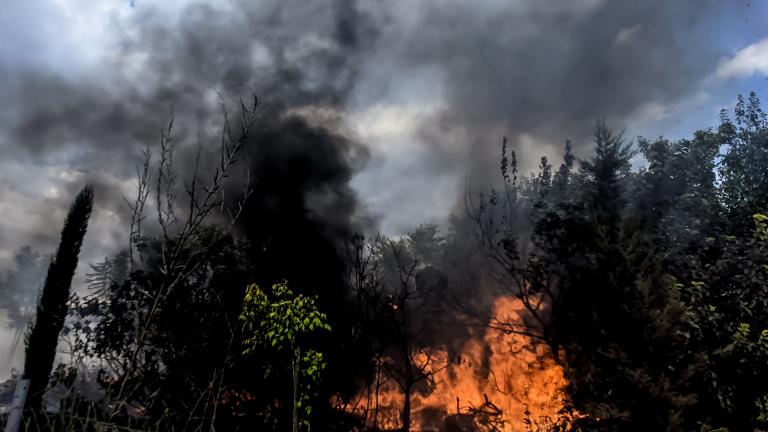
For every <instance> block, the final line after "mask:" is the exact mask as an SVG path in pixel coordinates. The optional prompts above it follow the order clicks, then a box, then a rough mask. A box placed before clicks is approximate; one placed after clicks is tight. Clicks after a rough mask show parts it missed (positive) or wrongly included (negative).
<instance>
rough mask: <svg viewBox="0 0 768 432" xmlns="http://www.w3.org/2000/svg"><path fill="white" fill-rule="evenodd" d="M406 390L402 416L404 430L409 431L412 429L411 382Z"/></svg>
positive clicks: (404, 431)
mask: <svg viewBox="0 0 768 432" xmlns="http://www.w3.org/2000/svg"><path fill="white" fill-rule="evenodd" d="M404 390H405V391H404V392H403V393H405V395H404V396H405V402H404V403H403V412H402V414H401V415H400V417H401V419H402V421H403V432H409V431H410V430H411V384H410V383H409V384H408V385H407V386H406V387H405V389H404Z"/></svg>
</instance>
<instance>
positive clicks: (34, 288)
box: [0, 246, 46, 364]
mask: <svg viewBox="0 0 768 432" xmlns="http://www.w3.org/2000/svg"><path fill="white" fill-rule="evenodd" d="M13 261H14V265H15V266H14V268H13V269H12V270H8V271H7V272H6V274H5V277H4V278H2V279H1V280H0V310H4V311H5V313H6V318H7V320H8V327H9V328H11V329H13V339H12V341H11V349H10V352H9V353H8V357H9V362H8V364H13V359H14V357H15V354H16V349H17V348H18V344H19V342H20V341H21V336H22V335H23V334H24V329H25V328H26V327H27V324H29V322H30V321H31V320H32V318H33V317H34V308H35V304H36V303H37V298H38V295H39V293H40V289H41V288H42V282H43V280H44V278H45V276H44V271H45V265H46V260H45V259H44V258H43V257H42V256H41V255H40V254H38V253H37V252H35V251H33V250H32V248H30V247H29V246H23V247H21V248H20V249H19V250H18V251H16V253H15V254H14V256H13Z"/></svg>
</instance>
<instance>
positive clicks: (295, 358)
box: [291, 347, 301, 432]
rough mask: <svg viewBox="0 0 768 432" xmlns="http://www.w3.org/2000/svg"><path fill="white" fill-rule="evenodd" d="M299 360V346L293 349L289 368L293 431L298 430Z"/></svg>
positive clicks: (296, 431)
mask: <svg viewBox="0 0 768 432" xmlns="http://www.w3.org/2000/svg"><path fill="white" fill-rule="evenodd" d="M300 361H301V348H299V347H296V348H294V349H293V359H292V361H291V370H292V372H293V428H292V431H293V432H299V407H298V399H299V362H300Z"/></svg>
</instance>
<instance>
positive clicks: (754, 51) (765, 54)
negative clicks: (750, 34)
mask: <svg viewBox="0 0 768 432" xmlns="http://www.w3.org/2000/svg"><path fill="white" fill-rule="evenodd" d="M754 74H763V75H768V38H765V39H763V40H761V41H759V42H755V43H753V44H751V45H749V46H747V47H746V48H744V49H742V50H741V51H739V52H737V53H736V55H734V56H733V57H731V58H723V59H721V60H720V63H719V64H718V65H717V70H716V72H715V75H716V76H717V77H718V78H720V79H723V80H725V79H729V78H738V77H747V76H751V75H754Z"/></svg>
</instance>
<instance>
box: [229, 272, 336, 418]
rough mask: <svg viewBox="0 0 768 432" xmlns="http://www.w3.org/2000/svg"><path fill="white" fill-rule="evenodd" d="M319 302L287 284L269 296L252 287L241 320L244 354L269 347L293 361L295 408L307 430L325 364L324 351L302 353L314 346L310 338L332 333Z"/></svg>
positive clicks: (277, 286) (270, 370)
mask: <svg viewBox="0 0 768 432" xmlns="http://www.w3.org/2000/svg"><path fill="white" fill-rule="evenodd" d="M316 301H317V297H316V296H311V297H310V296H304V295H301V294H299V295H294V294H293V292H292V291H291V290H290V289H289V288H288V285H287V284H285V283H278V284H274V285H272V288H271V290H270V291H269V292H268V293H267V292H265V291H263V290H261V289H260V288H259V287H258V285H256V284H252V285H249V286H248V288H247V290H246V293H245V298H244V300H243V310H242V312H241V314H240V317H239V319H240V322H241V323H242V324H243V331H244V335H245V339H244V340H243V346H244V349H243V354H254V353H256V352H259V351H260V349H263V348H267V349H271V350H275V351H278V352H281V353H283V354H287V355H288V356H289V357H290V358H291V368H292V369H293V373H294V405H295V408H296V409H297V410H299V411H300V412H301V418H300V419H299V421H300V422H301V424H302V425H303V426H304V427H305V428H306V429H307V430H308V429H309V416H310V415H311V414H312V405H311V403H310V402H311V400H312V398H313V397H314V396H316V389H317V385H318V384H319V381H320V377H321V374H322V371H323V370H324V369H325V367H326V363H325V360H324V357H323V353H322V352H319V351H317V350H315V349H311V348H309V349H304V350H303V351H302V348H303V347H306V346H309V345H310V344H311V339H310V338H311V336H313V335H315V334H317V333H318V332H321V331H331V326H330V325H329V324H328V322H327V321H328V318H327V316H326V315H325V314H324V313H322V312H320V311H319V310H318V309H317V306H316V305H315V302H316ZM275 366H276V365H269V366H268V367H267V368H266V369H265V371H264V372H265V374H266V375H270V374H272V373H275V371H274V368H275ZM299 376H300V379H298V385H297V383H296V380H297V378H298V377H299Z"/></svg>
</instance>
